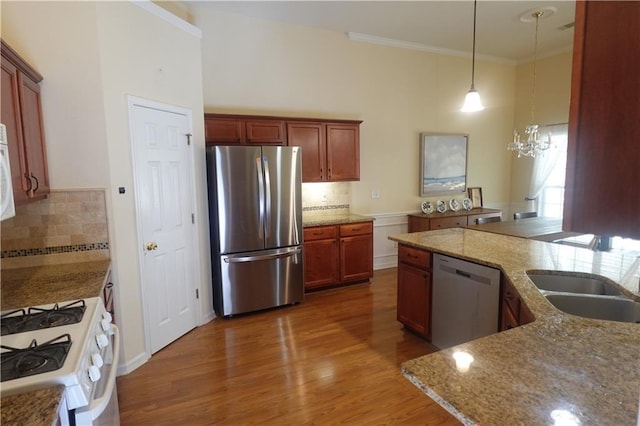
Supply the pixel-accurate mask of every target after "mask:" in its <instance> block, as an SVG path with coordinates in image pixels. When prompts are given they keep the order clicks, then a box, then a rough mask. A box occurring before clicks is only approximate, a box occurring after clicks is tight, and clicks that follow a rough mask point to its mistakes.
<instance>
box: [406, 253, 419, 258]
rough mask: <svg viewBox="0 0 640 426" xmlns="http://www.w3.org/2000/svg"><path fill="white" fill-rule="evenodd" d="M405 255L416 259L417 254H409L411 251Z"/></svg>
mask: <svg viewBox="0 0 640 426" xmlns="http://www.w3.org/2000/svg"><path fill="white" fill-rule="evenodd" d="M407 257H409V258H411V259H417V258H418V256H416V255H415V254H411V253H407Z"/></svg>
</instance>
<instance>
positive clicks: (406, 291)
mask: <svg viewBox="0 0 640 426" xmlns="http://www.w3.org/2000/svg"><path fill="white" fill-rule="evenodd" d="M431 272H432V271H431V253H430V252H428V251H425V250H419V249H416V248H413V247H409V246H404V245H399V246H398V305H397V319H398V321H399V322H401V323H402V324H404V326H405V327H406V328H408V329H410V330H411V331H413V332H415V333H417V334H419V335H420V336H422V337H424V338H426V339H428V340H431V296H432V281H431Z"/></svg>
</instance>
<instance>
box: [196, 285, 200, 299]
mask: <svg viewBox="0 0 640 426" xmlns="http://www.w3.org/2000/svg"><path fill="white" fill-rule="evenodd" d="M196 299H200V291H199V290H198V289H197V288H196Z"/></svg>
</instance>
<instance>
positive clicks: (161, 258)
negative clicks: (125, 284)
mask: <svg viewBox="0 0 640 426" xmlns="http://www.w3.org/2000/svg"><path fill="white" fill-rule="evenodd" d="M188 113H190V112H187V113H184V112H182V113H180V112H175V111H170V110H163V109H157V108H150V107H147V106H141V105H136V104H134V105H132V106H131V108H130V114H131V131H132V143H133V146H134V148H133V151H134V163H135V164H134V175H135V181H136V204H137V209H138V212H137V213H138V214H137V217H138V222H139V223H138V233H139V236H140V238H141V239H142V240H141V244H142V247H141V248H140V250H141V251H140V253H141V257H142V261H141V267H142V271H141V276H142V280H143V286H142V288H143V299H144V306H145V320H146V321H145V322H146V326H147V327H146V333H147V341H148V342H149V345H150V350H151V353H154V352H156V351H158V350H159V349H161V348H163V347H164V346H166V345H168V344H169V343H171V342H173V341H174V340H176V339H177V338H179V337H180V336H182V335H183V334H185V333H186V332H188V331H189V330H191V329H192V328H194V327H195V326H196V325H197V312H196V288H197V286H196V283H195V278H194V276H195V274H194V271H195V270H196V261H195V255H194V253H195V239H194V225H193V223H192V213H193V205H194V203H193V199H192V197H193V194H194V190H193V188H192V182H193V179H191V175H190V173H192V170H193V168H192V167H191V156H192V148H191V147H190V146H189V144H188V136H187V135H188V134H189V133H190V128H189V127H190V121H191V119H190V116H189V115H188Z"/></svg>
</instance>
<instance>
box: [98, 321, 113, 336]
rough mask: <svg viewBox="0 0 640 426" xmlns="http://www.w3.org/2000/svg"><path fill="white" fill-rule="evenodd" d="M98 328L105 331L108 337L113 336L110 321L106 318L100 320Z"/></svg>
mask: <svg viewBox="0 0 640 426" xmlns="http://www.w3.org/2000/svg"><path fill="white" fill-rule="evenodd" d="M100 327H102V330H103V331H105V332H106V333H107V334H108V335H112V334H113V331H111V321H109V320H107V319H106V318H103V319H101V320H100Z"/></svg>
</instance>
